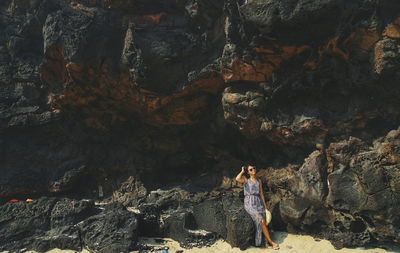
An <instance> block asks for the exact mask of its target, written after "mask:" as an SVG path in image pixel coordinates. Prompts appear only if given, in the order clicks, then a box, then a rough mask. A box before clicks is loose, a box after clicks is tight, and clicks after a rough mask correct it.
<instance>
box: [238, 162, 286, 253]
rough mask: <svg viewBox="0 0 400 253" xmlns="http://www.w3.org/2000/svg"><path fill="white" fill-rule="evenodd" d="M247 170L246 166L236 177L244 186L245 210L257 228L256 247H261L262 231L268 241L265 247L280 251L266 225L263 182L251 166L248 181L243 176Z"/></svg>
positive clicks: (248, 171) (248, 168)
mask: <svg viewBox="0 0 400 253" xmlns="http://www.w3.org/2000/svg"><path fill="white" fill-rule="evenodd" d="M245 168H246V167H245V166H243V167H242V171H241V172H240V173H239V174H238V175H237V176H236V181H238V182H240V183H243V184H244V209H245V210H246V211H247V212H248V213H249V214H250V216H251V218H252V219H253V221H254V225H255V226H256V238H255V241H256V246H260V245H261V239H262V238H261V231H262V232H263V233H264V237H265V240H266V241H267V243H266V244H265V247H266V248H269V249H279V245H278V244H277V243H275V242H273V241H272V240H271V237H270V235H269V232H268V228H267V225H266V223H265V208H266V204H265V199H264V193H263V190H262V185H261V180H259V179H257V177H256V167H255V166H251V165H248V166H247V174H249V176H250V178H248V179H247V178H246V177H244V176H243V174H244V173H245ZM268 243H269V244H270V245H269V244H268Z"/></svg>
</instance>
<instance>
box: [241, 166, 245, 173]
mask: <svg viewBox="0 0 400 253" xmlns="http://www.w3.org/2000/svg"><path fill="white" fill-rule="evenodd" d="M245 169H246V166H242V172H241V173H242V174H244V172H245Z"/></svg>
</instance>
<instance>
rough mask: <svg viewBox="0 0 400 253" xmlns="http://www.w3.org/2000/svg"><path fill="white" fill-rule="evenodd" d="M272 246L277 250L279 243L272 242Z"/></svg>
mask: <svg viewBox="0 0 400 253" xmlns="http://www.w3.org/2000/svg"><path fill="white" fill-rule="evenodd" d="M272 248H273V249H275V250H278V249H279V244H277V243H274V242H273V243H272Z"/></svg>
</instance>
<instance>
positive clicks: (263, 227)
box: [261, 218, 278, 246]
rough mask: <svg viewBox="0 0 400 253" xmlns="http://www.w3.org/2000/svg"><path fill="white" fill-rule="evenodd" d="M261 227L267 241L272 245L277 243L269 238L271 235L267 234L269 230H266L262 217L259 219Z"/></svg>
mask: <svg viewBox="0 0 400 253" xmlns="http://www.w3.org/2000/svg"><path fill="white" fill-rule="evenodd" d="M261 228H262V231H263V234H264V236H265V239H266V240H267V241H268V243H269V244H271V245H272V246H275V245H278V244H276V243H275V242H274V241H272V240H271V236H270V235H269V231H268V228H267V225H266V224H265V220H264V218H262V220H261Z"/></svg>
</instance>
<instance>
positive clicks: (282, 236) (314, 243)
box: [27, 232, 400, 253]
mask: <svg viewBox="0 0 400 253" xmlns="http://www.w3.org/2000/svg"><path fill="white" fill-rule="evenodd" d="M163 240H164V243H157V242H156V241H155V238H140V241H141V244H147V245H151V246H155V247H156V248H157V249H160V250H158V251H157V250H156V251H155V252H159V253H167V252H168V253H176V252H178V253H250V252H251V253H258V252H271V253H272V252H280V253H313V252H317V253H331V252H336V253H382V252H385V253H400V246H399V247H398V248H397V247H396V248H394V246H392V247H388V249H382V248H352V249H349V248H343V249H341V250H335V248H334V247H333V246H332V245H331V243H330V242H329V241H327V240H319V239H314V238H313V237H311V236H305V235H294V234H288V233H284V232H275V233H273V240H275V242H277V243H279V245H280V249H279V250H272V249H265V248H255V247H251V248H248V249H246V250H244V251H241V250H240V249H239V248H232V247H231V246H230V245H229V244H228V243H227V242H224V241H223V240H219V241H217V242H216V243H215V244H213V245H212V246H211V247H203V248H193V249H184V248H181V247H180V246H179V244H178V243H177V242H176V241H173V240H172V239H168V238H164V239H163ZM158 241H160V240H158ZM166 248H168V251H161V249H166ZM27 252H28V253H34V251H27ZM133 252H135V253H137V252H139V251H133ZM47 253H76V251H73V250H59V249H53V250H51V251H47ZM81 253H89V251H87V250H83V251H82V252H81Z"/></svg>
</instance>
